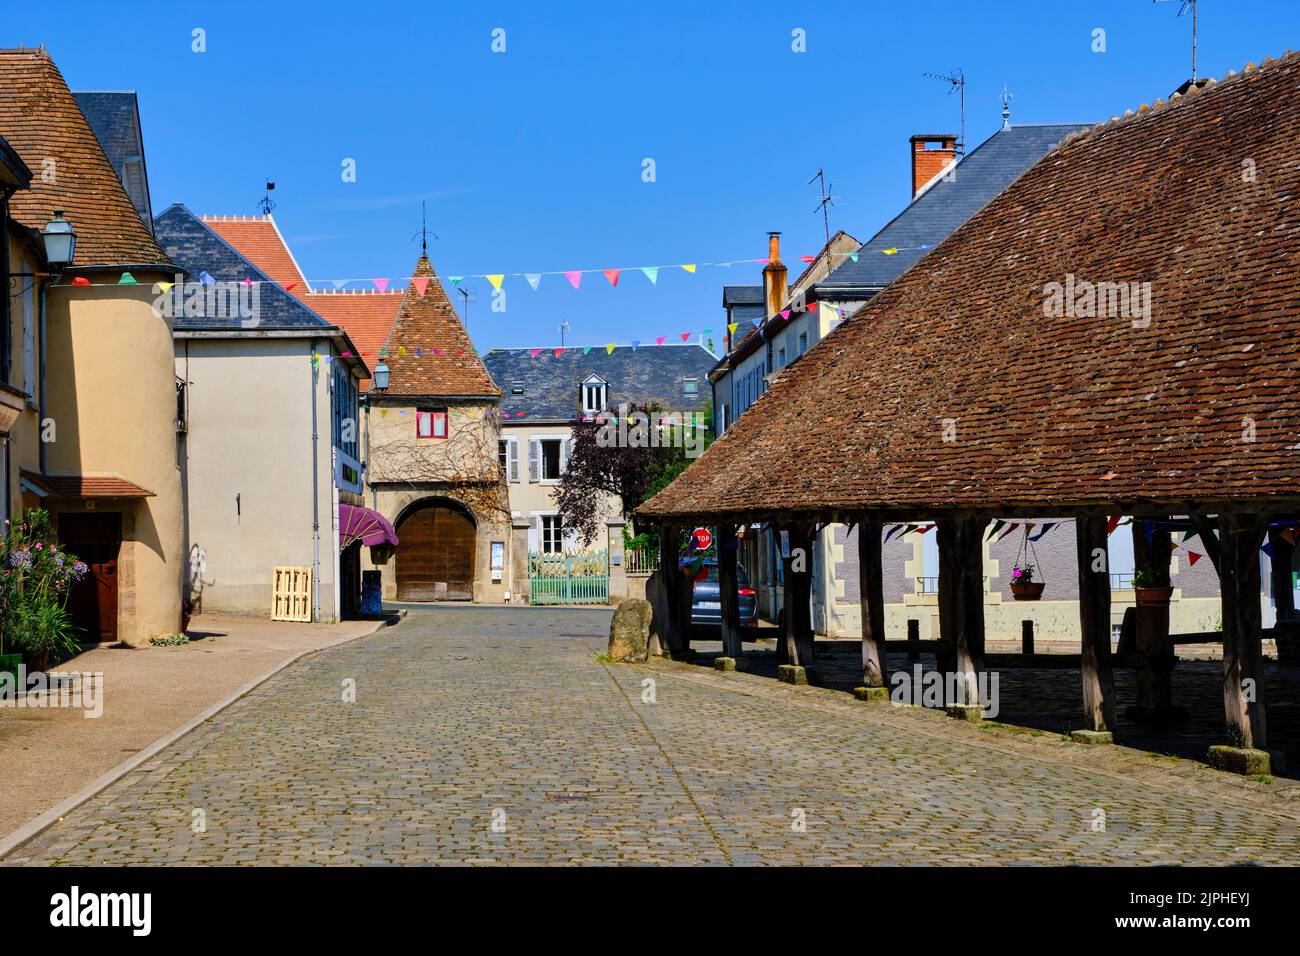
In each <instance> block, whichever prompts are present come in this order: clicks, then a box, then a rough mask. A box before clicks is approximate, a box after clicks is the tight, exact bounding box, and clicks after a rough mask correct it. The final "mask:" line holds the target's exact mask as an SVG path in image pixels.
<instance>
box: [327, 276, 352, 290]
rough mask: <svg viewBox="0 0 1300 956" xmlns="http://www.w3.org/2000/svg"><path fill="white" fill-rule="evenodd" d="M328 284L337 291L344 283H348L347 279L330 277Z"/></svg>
mask: <svg viewBox="0 0 1300 956" xmlns="http://www.w3.org/2000/svg"><path fill="white" fill-rule="evenodd" d="M330 284H331V285H333V286H334V291H335V292H337V291H339V289H341V288H343V287H344V286H345V285H347V284H348V280H347V279H331V280H330Z"/></svg>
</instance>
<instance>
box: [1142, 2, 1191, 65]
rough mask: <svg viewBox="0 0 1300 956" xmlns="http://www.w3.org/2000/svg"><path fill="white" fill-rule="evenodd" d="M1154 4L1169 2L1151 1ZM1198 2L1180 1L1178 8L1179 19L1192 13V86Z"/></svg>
mask: <svg viewBox="0 0 1300 956" xmlns="http://www.w3.org/2000/svg"><path fill="white" fill-rule="evenodd" d="M1152 2H1154V3H1168V2H1169V0H1152ZM1199 2H1200V0H1182V6H1181V7H1179V8H1178V15H1179V16H1180V17H1181V16H1183V15H1184V14H1186V13H1187V11H1188V10H1191V11H1192V85H1193V86H1195V85H1196V29H1197V24H1196V13H1197V11H1196V5H1197V3H1199Z"/></svg>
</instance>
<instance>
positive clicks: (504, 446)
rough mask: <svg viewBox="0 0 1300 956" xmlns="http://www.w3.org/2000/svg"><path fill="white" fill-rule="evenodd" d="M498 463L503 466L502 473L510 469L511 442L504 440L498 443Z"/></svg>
mask: <svg viewBox="0 0 1300 956" xmlns="http://www.w3.org/2000/svg"><path fill="white" fill-rule="evenodd" d="M497 462H498V463H499V464H500V465H501V471H502V472H505V470H506V469H507V468H509V467H510V442H508V441H506V440H505V439H504V438H502V439H500V440H499V441H497Z"/></svg>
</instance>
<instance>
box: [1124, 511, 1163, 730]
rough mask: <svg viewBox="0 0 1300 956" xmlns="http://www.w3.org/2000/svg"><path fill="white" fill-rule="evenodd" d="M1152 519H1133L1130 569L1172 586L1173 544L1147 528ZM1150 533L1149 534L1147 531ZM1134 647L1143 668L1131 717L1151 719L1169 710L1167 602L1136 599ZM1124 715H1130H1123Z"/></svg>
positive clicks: (1157, 530) (1158, 529) (1153, 582)
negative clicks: (1139, 656) (1131, 564)
mask: <svg viewBox="0 0 1300 956" xmlns="http://www.w3.org/2000/svg"><path fill="white" fill-rule="evenodd" d="M1159 520H1160V519H1154V518H1134V519H1133V527H1132V532H1133V561H1134V567H1136V568H1138V569H1141V570H1145V571H1149V572H1150V573H1151V586H1152V587H1157V588H1168V587H1172V586H1173V581H1172V580H1171V576H1170V573H1169V565H1170V561H1171V559H1172V556H1173V541H1172V538H1171V536H1170V534H1169V531H1168V529H1167V528H1163V527H1160V526H1159V525H1156V526H1155V527H1151V522H1152V521H1159ZM1148 531H1150V534H1148V533H1147V532H1148ZM1134 619H1135V621H1134V623H1135V628H1136V633H1135V637H1136V641H1135V644H1136V647H1137V652H1138V654H1140V655H1141V657H1142V660H1143V666H1142V667H1141V668H1139V669H1138V673H1137V705H1136V707H1135V708H1134V709H1133V712H1132V714H1131V716H1133V717H1136V718H1139V719H1147V718H1155V717H1159V716H1161V715H1167V714H1169V713H1171V711H1172V708H1173V683H1172V679H1171V678H1172V673H1173V647H1172V645H1170V643H1169V602H1168V601H1164V602H1162V603H1147V602H1145V601H1143V600H1141V599H1140V600H1139V603H1138V605H1137V607H1136V608H1135V615H1134ZM1125 716H1130V714H1128V713H1127V712H1126V714H1125Z"/></svg>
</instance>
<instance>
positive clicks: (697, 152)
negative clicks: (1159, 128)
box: [0, 0, 1300, 347]
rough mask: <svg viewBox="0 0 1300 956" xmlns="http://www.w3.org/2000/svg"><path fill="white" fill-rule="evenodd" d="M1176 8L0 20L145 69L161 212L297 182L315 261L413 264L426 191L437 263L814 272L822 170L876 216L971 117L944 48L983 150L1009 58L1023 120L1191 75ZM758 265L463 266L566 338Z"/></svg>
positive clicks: (489, 326) (664, 327)
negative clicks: (496, 34) (200, 38)
mask: <svg viewBox="0 0 1300 956" xmlns="http://www.w3.org/2000/svg"><path fill="white" fill-rule="evenodd" d="M1178 7H1179V3H1178V2H1171V3H1153V2H1151V0H1093V2H1088V3H1083V2H1051V0H1037V2H1021V0H1014V2H1000V3H982V2H973V0H966V2H949V0H930V2H928V3H926V4H924V5H920V4H913V3H898V2H890V3H876V2H863V0H856V2H836V3H829V2H817V3H797V2H788V0H787V2H764V0H758V2H748V3H743V4H741V3H716V2H714V3H711V2H707V0H703V2H702V0H696V2H693V3H680V2H674V0H665V2H661V3H654V4H651V3H640V2H623V3H619V4H610V3H608V2H585V0H584V2H563V0H557V2H554V3H548V4H538V3H484V2H479V3H461V2H450V3H430V2H423V3H380V2H374V3H369V4H363V3H355V2H349V3H337V2H313V3H271V2H263V3H259V4H247V3H241V2H222V3H215V2H213V3H203V4H186V3H156V4H155V3H140V4H134V5H133V7H132V11H131V12H129V13H128V12H126V11H125V9H124V8H123V6H122V5H119V4H104V3H82V2H71V3H64V4H61V5H59V6H58V7H57V15H51V9H50V8H48V7H42V6H41V5H39V4H38V5H32V4H19V5H13V6H11V8H10V9H9V10H7V12H6V16H5V24H4V26H5V34H6V38H5V40H4V41H3V42H4V43H5V45H18V44H22V45H27V46H35V45H37V44H38V43H44V44H45V45H46V46H47V47H48V48H49V49H50V51H51V53H52V54H53V55H54V57H55V60H56V62H57V63H58V64H59V67H60V68H61V69H62V71H63V73H64V76H65V77H66V78H67V79H68V82H69V83H70V85H71V86H72V88H73V89H134V90H136V91H138V93H139V95H140V108H141V114H142V121H143V124H144V133H145V147H146V151H147V160H148V167H149V177H150V185H151V187H152V192H153V200H154V208H155V210H157V211H161V210H162V209H164V208H166V206H167V205H168V204H170V203H172V202H183V203H185V204H186V205H188V206H189V207H190V208H191V209H192V210H194V211H195V212H197V213H200V214H227V215H228V214H253V213H256V211H257V201H258V199H259V198H260V197H261V195H262V192H263V184H264V182H265V180H266V179H267V178H270V179H274V180H275V182H276V183H277V186H278V188H277V190H276V192H275V199H276V201H277V203H278V206H277V208H276V211H275V215H276V218H277V220H278V221H279V222H280V226H281V229H282V231H283V232H284V233H285V235H286V237H287V238H288V240H289V242H290V245H291V246H292V248H293V250H294V252H295V253H296V255H297V257H298V259H299V262H300V263H301V265H302V267H303V269H304V271H305V272H306V273H307V275H308V277H309V278H311V279H313V280H315V279H326V278H336V277H338V278H358V279H366V278H369V277H373V276H390V277H397V276H403V275H408V274H409V272H410V269H411V267H412V266H413V264H414V261H415V258H416V257H417V255H418V253H419V241H418V237H417V235H416V234H417V233H418V231H419V225H420V201H421V199H424V200H426V201H427V203H428V209H429V223H430V229H431V230H432V231H433V232H435V233H436V234H437V236H438V238H437V239H436V240H435V239H432V238H431V239H430V249H429V252H430V257H431V258H432V260H433V263H434V266H435V267H436V268H437V269H438V271H439V273H440V274H441V275H444V276H446V275H458V274H464V275H472V274H480V273H515V272H559V271H563V270H572V269H602V268H610V267H615V268H619V267H622V268H629V269H635V268H636V267H638V266H652V265H659V266H669V265H675V264H680V263H693V262H712V261H718V260H731V259H741V258H759V257H762V256H765V255H766V238H765V233H766V231H767V230H769V229H779V230H781V231H782V232H783V233H784V238H783V251H784V253H785V258H786V260H787V262H789V263H790V264H791V267H792V275H794V274H797V273H798V271H800V269H801V264H800V263H799V262H798V258H797V257H798V256H799V255H812V254H814V253H815V252H816V251H817V250H818V249H819V248H820V246H821V244H822V242H823V234H822V222H821V217H820V215H818V214H816V213H815V212H814V209H815V207H816V205H817V198H818V197H817V192H816V186H815V185H812V186H810V185H808V180H809V179H810V178H811V177H812V176H813V174H814V173H815V172H816V171H817V169H818V168H819V167H824V168H825V169H826V170H827V171H828V173H829V176H830V179H831V180H832V182H833V184H834V193H835V195H836V196H837V197H838V198H837V202H836V205H835V206H834V207H833V208H832V210H831V228H832V230H834V229H836V228H842V229H845V230H847V231H848V232H850V233H851V234H853V235H854V236H856V237H857V238H858V239H860V240H864V241H865V240H866V239H868V238H869V237H870V236H871V235H872V234H873V233H874V232H875V231H876V230H877V229H879V228H880V227H881V226H882V225H884V224H885V223H886V222H888V221H889V220H890V219H891V218H892V217H893V216H894V215H896V214H897V213H898V212H899V210H900V209H902V208H903V207H904V206H905V205H906V203H907V201H908V198H909V165H908V156H907V150H908V144H907V138H908V137H909V136H910V135H912V134H913V133H918V132H926V133H932V132H948V131H952V132H956V131H957V128H958V126H959V108H958V99H957V97H956V96H949V95H947V94H946V91H945V87H944V86H943V85H942V84H941V83H939V82H937V81H935V80H932V79H927V78H925V77H924V76H923V74H924V73H926V72H936V73H946V72H948V71H950V70H952V69H953V68H955V67H960V68H961V69H962V70H963V72H964V73H965V76H966V78H967V83H968V87H967V142H968V145H969V146H970V147H974V146H976V145H978V144H979V143H980V142H982V141H983V140H984V139H985V138H987V137H988V136H989V135H991V134H992V133H993V132H995V131H996V130H997V128H998V126H999V125H1000V123H1001V116H1000V110H1001V105H1000V100H999V96H1000V93H1001V90H1002V87H1003V84H1004V83H1005V84H1006V85H1007V86H1008V87H1009V88H1010V90H1011V92H1012V94H1013V96H1014V99H1013V100H1012V121H1013V122H1025V123H1033V122H1075V121H1096V120H1104V119H1107V118H1109V117H1110V116H1111V115H1113V114H1115V113H1120V112H1123V110H1125V109H1126V108H1130V107H1137V106H1138V105H1140V104H1141V103H1144V102H1150V101H1152V100H1154V99H1156V98H1158V97H1162V96H1168V94H1169V93H1170V92H1171V91H1172V90H1173V89H1174V88H1175V87H1176V86H1177V85H1178V84H1179V83H1181V82H1182V81H1183V80H1184V79H1186V78H1187V76H1188V74H1189V72H1190V38H1191V17H1190V16H1186V17H1182V18H1179V17H1178V15H1177V14H1178ZM135 8H140V11H141V12H136V9H135ZM920 9H924V10H925V11H926V12H925V14H924V15H918V10H920ZM1200 26H1201V31H1200V32H1201V41H1200V59H1199V66H1200V73H1201V74H1202V75H1208V76H1222V75H1223V74H1224V73H1225V72H1226V71H1227V70H1229V69H1240V68H1241V67H1242V65H1243V64H1245V63H1246V62H1247V61H1251V60H1253V61H1255V62H1258V61H1259V60H1261V59H1263V58H1264V57H1265V56H1267V55H1270V54H1271V55H1274V56H1277V55H1280V54H1281V53H1282V52H1283V51H1285V50H1286V49H1287V48H1288V47H1294V46H1296V45H1297V44H1300V14H1297V11H1296V6H1295V3H1294V0H1204V2H1202V4H1201V15H1200ZM196 28H201V29H203V30H204V31H205V32H206V43H207V51H206V52H204V53H195V52H193V51H192V49H191V46H192V31H193V30H194V29H196ZM495 28H502V29H504V30H505V41H506V51H505V52H504V53H494V52H492V49H491V44H492V31H493V30H494V29H495ZM1096 28H1102V29H1104V30H1105V31H1106V52H1105V53H1094V52H1092V43H1093V31H1094V29H1096ZM795 29H802V30H804V31H805V32H806V38H807V44H806V45H807V50H806V52H804V53H796V52H794V51H793V50H792V49H791V46H792V38H791V33H792V31H793V30H795ZM2 132H3V131H0V133H2ZM647 157H648V158H652V159H653V160H654V161H655V167H656V181H655V182H653V183H646V182H643V181H642V161H643V160H644V159H645V158H647ZM348 158H350V159H354V160H355V161H356V182H344V181H343V178H342V176H341V172H342V163H343V161H344V160H345V159H348ZM760 268H761V267H760V266H757V265H753V266H733V267H732V268H730V269H719V268H707V267H703V266H702V267H701V268H700V269H698V270H697V272H696V273H695V274H694V275H689V274H687V273H686V272H684V271H682V270H680V269H673V270H665V271H664V272H663V273H662V274H661V275H660V278H659V282H658V284H657V285H655V286H651V285H650V283H649V282H648V281H647V280H646V278H645V277H644V276H643V275H641V274H640V273H639V272H635V273H625V274H624V275H623V276H622V278H621V280H620V283H619V286H618V288H611V287H610V286H609V284H608V283H607V282H606V280H605V279H604V277H603V276H601V275H600V274H599V273H595V274H588V275H586V276H584V278H583V281H582V287H581V289H580V290H579V291H574V290H573V289H572V288H571V287H570V285H569V283H568V282H567V281H566V280H565V279H564V277H563V276H560V275H553V276H546V277H545V278H543V279H542V281H541V285H540V288H539V290H538V291H536V292H534V291H533V290H532V289H531V288H530V287H529V286H528V284H527V283H526V282H525V280H524V279H523V278H507V279H506V280H505V286H504V288H505V291H506V300H505V302H506V311H505V312H504V313H493V312H492V311H491V310H490V305H491V287H490V286H489V284H488V283H487V281H486V280H466V283H465V285H466V287H467V288H469V289H471V290H472V291H473V292H474V293H475V295H476V301H475V302H474V303H473V304H472V305H471V306H470V310H471V311H470V321H469V326H470V333H471V335H472V336H473V337H474V340H475V342H476V344H477V345H479V346H480V347H508V346H516V347H517V346H552V345H558V344H559V332H558V330H557V327H558V325H559V324H560V323H561V322H563V321H568V322H569V323H570V329H569V331H568V333H567V342H568V344H571V345H572V344H577V345H594V344H602V343H604V342H608V341H617V342H626V341H629V340H631V339H634V338H637V339H642V340H646V341H652V340H653V339H654V338H655V337H656V336H658V335H664V336H667V337H669V338H670V339H674V340H675V339H677V337H678V335H679V333H681V332H685V331H691V330H694V331H698V330H699V329H701V328H704V327H709V326H712V327H714V328H715V329H717V328H718V327H720V326H721V325H722V312H721V308H720V302H721V288H722V286H723V284H725V283H753V282H757V281H759V269H760ZM455 301H456V303H457V305H458V307H459V305H460V297H459V296H456V297H455ZM715 334H716V333H715Z"/></svg>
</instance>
